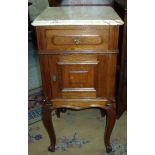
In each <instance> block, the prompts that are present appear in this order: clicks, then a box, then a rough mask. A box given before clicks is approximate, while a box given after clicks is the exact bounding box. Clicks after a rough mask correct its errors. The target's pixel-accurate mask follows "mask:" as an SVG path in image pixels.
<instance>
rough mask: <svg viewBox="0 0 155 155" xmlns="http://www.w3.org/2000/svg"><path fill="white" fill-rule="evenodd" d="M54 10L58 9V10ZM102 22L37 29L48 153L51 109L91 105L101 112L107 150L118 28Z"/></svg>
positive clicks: (114, 110)
mask: <svg viewBox="0 0 155 155" xmlns="http://www.w3.org/2000/svg"><path fill="white" fill-rule="evenodd" d="M52 9H53V8H52ZM59 9H60V11H61V9H62V8H59ZM64 9H66V12H67V9H71V8H63V11H64ZM85 9H86V10H87V11H88V9H87V8H85ZM100 9H101V10H102V9H103V10H104V9H109V8H106V7H103V8H100ZM86 10H85V11H86ZM74 11H75V8H74ZM112 11H113V10H112ZM114 13H115V12H114ZM87 14H88V12H87ZM115 17H116V15H115ZM81 18H82V17H81ZM117 18H119V17H117ZM50 22H51V21H50ZM57 22H58V21H57ZM75 22H76V21H75ZM78 22H79V21H78ZM81 22H83V21H81ZM100 22H102V21H100ZM120 22H122V21H121V20H120ZM105 23H106V24H104V23H103V24H101V25H100V24H98V25H97V24H95V25H90V24H89V23H88V24H84V25H81V24H80V25H78V24H75V25H66V24H64V25H63V24H59V25H57V24H56V25H48V26H47V25H41V26H40V25H39V26H38V25H37V26H36V35H37V44H38V54H39V59H40V67H41V74H42V83H43V91H44V95H45V100H44V101H43V122H44V125H45V127H46V128H47V131H48V134H49V137H50V140H51V145H50V147H49V150H50V151H54V150H55V143H56V140H55V139H56V138H55V133H54V129H53V125H52V122H51V119H50V112H51V110H53V109H57V108H71V109H85V108H91V107H96V108H101V109H102V110H104V111H105V112H106V115H107V121H108V123H107V126H106V130H105V137H104V141H105V146H106V150H107V152H110V151H111V146H110V135H111V132H112V129H113V126H114V123H115V113H116V109H115V73H116V63H117V53H118V50H117V46H118V45H117V44H118V33H119V25H118V24H116V23H115V24H114V23H113V24H111V25H110V24H107V22H106V21H105ZM122 23H123V22H122Z"/></svg>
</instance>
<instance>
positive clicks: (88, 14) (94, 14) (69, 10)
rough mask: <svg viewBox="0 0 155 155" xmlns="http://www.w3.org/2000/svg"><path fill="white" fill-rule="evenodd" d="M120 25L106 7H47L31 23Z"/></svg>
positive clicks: (111, 10) (119, 19) (118, 18)
mask: <svg viewBox="0 0 155 155" xmlns="http://www.w3.org/2000/svg"><path fill="white" fill-rule="evenodd" d="M122 24H123V21H122V20H121V18H120V17H119V16H118V15H117V13H116V12H115V11H114V9H113V8H111V7H108V6H71V7H48V8H47V9H45V10H44V11H43V12H42V13H41V14H40V15H39V16H38V17H37V18H36V19H35V20H34V21H33V22H32V25H33V26H50V25H122Z"/></svg>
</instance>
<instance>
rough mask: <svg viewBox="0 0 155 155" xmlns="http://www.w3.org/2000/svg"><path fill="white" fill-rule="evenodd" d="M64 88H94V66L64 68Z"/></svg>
mask: <svg viewBox="0 0 155 155" xmlns="http://www.w3.org/2000/svg"><path fill="white" fill-rule="evenodd" d="M62 72H63V74H62V76H63V77H62V78H63V79H65V80H64V83H63V88H93V87H94V66H93V65H88V64H86V65H81V64H75V65H73V64H71V65H63V66H62Z"/></svg>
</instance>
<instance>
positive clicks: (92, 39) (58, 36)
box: [45, 29, 109, 50]
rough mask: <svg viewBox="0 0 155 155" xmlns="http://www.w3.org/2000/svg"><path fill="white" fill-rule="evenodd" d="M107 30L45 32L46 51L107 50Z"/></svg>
mask: <svg viewBox="0 0 155 155" xmlns="http://www.w3.org/2000/svg"><path fill="white" fill-rule="evenodd" d="M108 32H109V31H108V29H101V30H95V29H88V30H85V29H84V30H46V31H45V37H46V49H47V50H96V49H108V41H109V40H108V38H109V37H108V36H109V33H108Z"/></svg>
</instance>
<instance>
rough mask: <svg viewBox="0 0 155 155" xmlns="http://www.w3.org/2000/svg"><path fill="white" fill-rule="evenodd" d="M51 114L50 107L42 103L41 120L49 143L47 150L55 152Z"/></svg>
mask: <svg viewBox="0 0 155 155" xmlns="http://www.w3.org/2000/svg"><path fill="white" fill-rule="evenodd" d="M51 112H52V105H51V104H47V103H44V104H43V113H42V120H43V123H44V126H45V128H46V130H47V132H48V135H49V138H50V142H51V144H50V146H49V148H48V150H49V151H51V152H55V145H56V136H55V132H54V128H53V123H52V118H51Z"/></svg>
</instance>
